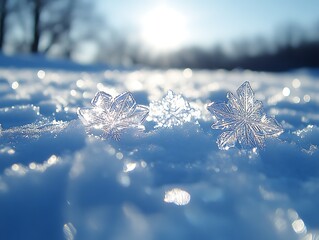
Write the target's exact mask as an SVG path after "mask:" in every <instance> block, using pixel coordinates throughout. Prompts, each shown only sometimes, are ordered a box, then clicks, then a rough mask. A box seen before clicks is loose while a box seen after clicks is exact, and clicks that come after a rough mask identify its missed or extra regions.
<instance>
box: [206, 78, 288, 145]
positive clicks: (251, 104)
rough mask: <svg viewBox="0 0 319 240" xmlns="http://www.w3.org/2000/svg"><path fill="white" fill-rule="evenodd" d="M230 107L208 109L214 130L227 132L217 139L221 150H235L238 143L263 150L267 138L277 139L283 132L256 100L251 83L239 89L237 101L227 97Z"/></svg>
mask: <svg viewBox="0 0 319 240" xmlns="http://www.w3.org/2000/svg"><path fill="white" fill-rule="evenodd" d="M227 98H228V103H224V102H222V103H215V102H212V103H210V104H209V105H208V106H207V109H208V110H209V111H210V112H211V113H212V114H213V115H214V117H215V119H216V121H215V123H214V124H213V125H212V128H213V129H222V130H225V131H224V132H223V133H222V134H221V135H220V136H219V137H218V139H217V144H218V147H219V149H225V150H227V149H229V148H230V147H234V146H235V143H236V141H238V142H239V144H240V145H241V147H242V148H244V149H249V148H255V147H261V148H262V147H263V146H264V142H265V138H267V137H277V136H279V135H280V134H281V133H282V132H283V128H282V127H281V126H280V124H279V123H278V122H277V121H276V120H275V119H274V118H272V117H268V116H267V115H266V114H265V113H264V110H263V105H262V102H261V101H258V100H256V99H255V95H254V92H253V90H252V89H251V87H250V84H249V82H244V83H243V84H242V85H241V86H240V87H239V88H238V89H237V97H236V96H235V95H234V94H232V93H230V92H229V93H227Z"/></svg>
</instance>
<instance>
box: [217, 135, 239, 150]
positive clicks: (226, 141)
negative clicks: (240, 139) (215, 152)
mask: <svg viewBox="0 0 319 240" xmlns="http://www.w3.org/2000/svg"><path fill="white" fill-rule="evenodd" d="M236 140H237V138H236V132H230V131H227V132H223V133H222V134H221V135H220V136H219V137H218V139H217V145H218V148H219V149H221V150H228V149H229V148H231V147H234V146H235V143H236Z"/></svg>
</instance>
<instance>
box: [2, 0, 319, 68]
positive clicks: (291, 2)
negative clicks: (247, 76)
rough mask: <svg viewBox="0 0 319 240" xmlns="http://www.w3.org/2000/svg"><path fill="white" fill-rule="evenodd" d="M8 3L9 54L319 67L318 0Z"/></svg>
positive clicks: (5, 33)
mask: <svg viewBox="0 0 319 240" xmlns="http://www.w3.org/2000/svg"><path fill="white" fill-rule="evenodd" d="M0 2H1V5H0V51H1V52H2V53H3V54H5V55H17V54H18V55H21V54H23V55H25V54H36V55H45V56H47V57H49V58H59V59H61V58H65V59H71V60H73V61H75V62H78V63H82V64H96V63H102V64H107V65H110V66H124V67H151V68H193V69H219V68H223V69H235V68H243V69H251V70H258V71H287V70H290V69H296V68H304V67H308V68H315V67H319V11H318V9H319V8H318V7H319V3H318V1H317V0H307V1H301V0H280V1H278V0H268V1H254V0H242V1H234V0H233V1H231V0H170V1H168V0H167V1H158V0H134V1H133V0H117V1H104V0H0Z"/></svg>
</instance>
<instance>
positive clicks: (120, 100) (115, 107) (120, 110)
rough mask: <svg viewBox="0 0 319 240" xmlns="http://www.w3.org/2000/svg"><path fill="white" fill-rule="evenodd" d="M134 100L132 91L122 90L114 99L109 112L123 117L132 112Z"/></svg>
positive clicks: (134, 104)
mask: <svg viewBox="0 0 319 240" xmlns="http://www.w3.org/2000/svg"><path fill="white" fill-rule="evenodd" d="M135 107H136V102H135V100H134V98H133V95H132V93H130V92H124V93H122V94H120V95H119V96H117V97H116V98H115V99H114V102H113V103H112V105H111V108H110V112H115V113H116V114H117V117H118V118H125V117H127V116H128V115H130V114H131V113H133V112H134V110H135Z"/></svg>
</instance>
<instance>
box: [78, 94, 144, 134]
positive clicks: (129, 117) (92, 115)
mask: <svg viewBox="0 0 319 240" xmlns="http://www.w3.org/2000/svg"><path fill="white" fill-rule="evenodd" d="M91 104H92V106H93V108H82V109H78V116H79V118H80V120H81V121H82V123H83V124H84V125H85V126H86V127H88V128H89V129H100V130H102V131H103V135H104V136H106V137H107V138H108V137H112V138H113V139H115V140H119V137H120V134H121V132H122V131H123V130H125V129H127V128H139V129H141V128H143V126H142V125H141V124H142V123H143V121H144V120H145V118H146V117H147V115H148V112H149V111H148V108H147V107H145V106H142V105H138V104H136V101H135V100H134V98H133V96H132V94H131V93H130V92H124V93H122V94H120V95H118V96H117V97H115V98H113V97H112V96H111V95H109V94H107V93H105V92H103V91H101V92H98V93H97V94H96V95H95V97H94V98H93V99H92V101H91Z"/></svg>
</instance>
